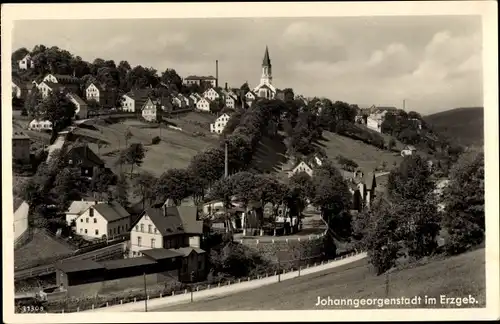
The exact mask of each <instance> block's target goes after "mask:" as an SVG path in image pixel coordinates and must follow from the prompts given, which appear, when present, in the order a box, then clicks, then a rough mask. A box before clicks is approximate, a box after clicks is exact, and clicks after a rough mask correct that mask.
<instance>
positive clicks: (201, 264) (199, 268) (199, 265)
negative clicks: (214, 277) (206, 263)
mask: <svg viewBox="0 0 500 324" xmlns="http://www.w3.org/2000/svg"><path fill="white" fill-rule="evenodd" d="M202 267H203V262H202V261H201V260H198V270H201V269H203V268H202Z"/></svg>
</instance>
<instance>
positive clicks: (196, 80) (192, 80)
mask: <svg viewBox="0 0 500 324" xmlns="http://www.w3.org/2000/svg"><path fill="white" fill-rule="evenodd" d="M184 84H186V85H192V84H196V85H199V86H201V85H202V84H208V85H210V86H211V87H216V86H217V78H215V77H213V76H211V75H210V76H196V75H190V76H188V77H186V78H184Z"/></svg>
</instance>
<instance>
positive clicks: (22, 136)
mask: <svg viewBox="0 0 500 324" xmlns="http://www.w3.org/2000/svg"><path fill="white" fill-rule="evenodd" d="M12 139H16V140H17V139H19V140H20V139H30V137H29V136H28V135H26V134H25V133H23V132H13V133H12Z"/></svg>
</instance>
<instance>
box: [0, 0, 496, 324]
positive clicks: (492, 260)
mask: <svg viewBox="0 0 500 324" xmlns="http://www.w3.org/2000/svg"><path fill="white" fill-rule="evenodd" d="M1 15H2V21H1V36H2V37H1V38H2V56H3V58H4V59H3V60H2V84H3V85H4V86H3V87H2V98H3V100H4V103H6V104H5V105H3V106H4V107H9V106H10V101H11V90H10V86H9V84H10V81H11V80H10V79H11V66H10V56H11V53H12V48H11V47H12V42H11V38H12V33H11V32H12V26H13V21H14V20H20V19H22V20H28V19H30V20H31V19H37V20H39V19H111V18H114V19H118V18H122V19H123V18H129V19H134V18H135V19H139V18H208V17H220V18H222V17H233V18H234V17H249V18H253V17H259V18H262V17H304V16H307V17H328V16H400V15H412V16H416V15H423V16H427V15H480V16H482V21H483V71H484V73H483V80H484V83H483V89H484V108H485V109H484V113H485V118H484V129H485V142H484V143H485V159H486V163H485V164H486V165H485V178H486V188H487V189H486V224H487V225H486V228H487V229H486V233H487V234H486V260H487V262H486V283H487V287H488V288H487V289H486V296H487V308H485V309H472V310H470V309H453V310H451V309H445V310H414V309H412V310H411V312H412V314H413V316H412V319H416V320H426V321H428V320H431V319H432V320H480V319H498V318H499V317H500V315H499V309H498V305H500V300H499V291H498V287H499V263H498V262H499V232H498V230H499V217H498V210H499V209H498V196H499V191H498V175H499V173H498V153H499V151H498V107H499V106H498V51H497V49H498V25H497V24H498V18H497V3H496V1H436V2H427V1H417V2H343V3H326V2H321V3H314V2H308V3H238V4H234V5H227V4H225V3H170V4H159V3H156V4H147V3H134V4H117V3H113V4H109V3H108V4H106V3H103V4H76V3H75V4H20V5H10V4H8V5H2V10H1ZM11 118H12V113H11V111H7V110H5V109H2V141H3V142H2V144H3V145H2V162H3V163H2V178H3V189H4V190H3V191H2V193H3V196H2V200H3V204H2V207H3V217H2V219H3V225H5V226H2V227H3V228H4V229H7V230H5V231H4V232H3V242H2V243H3V264H4V271H3V287H4V289H3V309H4V312H3V313H4V318H3V319H4V322H6V323H14V322H21V323H42V322H50V323H77V322H80V323H81V322H86V323H104V322H121V323H132V322H136V321H138V320H139V321H140V322H143V321H148V322H149V321H150V322H163V321H165V319H166V318H165V315H163V314H162V313H142V314H141V315H140V317H135V316H130V314H121V313H98V314H97V313H96V314H93V313H85V315H84V317H83V316H82V315H83V314H78V313H71V314H64V315H57V314H47V315H42V316H40V315H21V314H13V313H12V311H13V298H12V293H11V291H12V292H13V291H14V289H13V281H12V278H13V275H14V274H13V267H12V266H10V265H12V264H13V248H12V247H13V234H12V231H11V230H10V229H11V226H12V225H11V224H12V221H11V219H10V218H11V217H12V216H11V215H12V191H11V190H10V189H11V187H12V165H11V164H12V163H11V156H12V152H11V150H12V148H11V140H10V138H11V134H12V122H11ZM5 265H9V266H8V267H5ZM408 311H409V310H407V309H401V310H388V309H378V310H376V311H374V310H349V311H345V310H331V311H330V310H324V311H259V312H190V313H189V312H178V313H169V314H168V321H175V322H199V321H200V319H203V320H204V321H220V322H227V321H263V320H265V321H272V322H275V321H288V322H294V321H299V320H302V319H308V320H315V321H331V320H333V319H335V320H342V321H349V320H351V321H356V320H375V321H380V320H384V321H388V320H397V319H399V320H401V319H404V318H408V317H407V314H408Z"/></svg>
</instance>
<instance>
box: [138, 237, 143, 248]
mask: <svg viewBox="0 0 500 324" xmlns="http://www.w3.org/2000/svg"><path fill="white" fill-rule="evenodd" d="M141 241H142V238H141V237H140V236H139V237H137V246H141Z"/></svg>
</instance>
